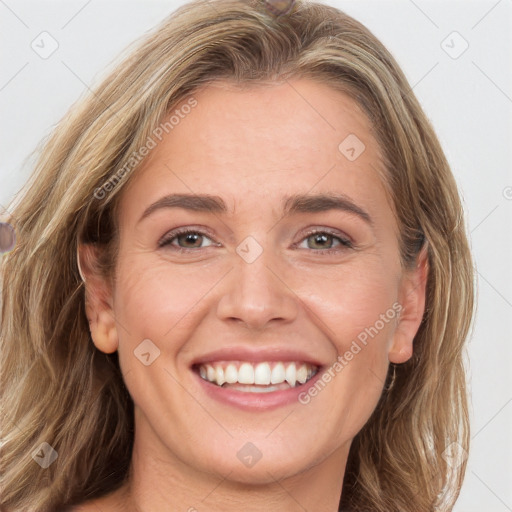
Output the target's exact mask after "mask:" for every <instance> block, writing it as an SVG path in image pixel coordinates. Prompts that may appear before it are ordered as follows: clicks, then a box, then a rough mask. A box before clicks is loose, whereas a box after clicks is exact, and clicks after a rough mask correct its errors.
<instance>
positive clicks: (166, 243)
mask: <svg viewBox="0 0 512 512" xmlns="http://www.w3.org/2000/svg"><path fill="white" fill-rule="evenodd" d="M188 234H194V235H200V236H204V237H206V238H209V239H211V240H212V238H213V237H212V236H211V235H210V234H209V233H207V232H204V231H201V230H199V229H190V228H184V229H176V230H174V231H171V232H170V233H167V234H166V235H164V236H163V237H162V239H161V240H160V241H159V242H158V246H159V247H161V248H162V247H171V250H172V251H176V252H179V253H190V252H195V251H197V250H198V249H204V247H196V248H186V247H178V246H175V245H173V244H172V241H173V240H175V239H177V237H178V236H180V235H188ZM313 235H328V236H330V237H333V238H334V239H335V240H337V241H339V243H340V244H341V246H342V247H341V248H339V249H332V248H328V249H310V250H311V251H313V252H315V253H317V254H337V253H339V252H343V251H346V250H347V249H353V248H354V244H353V243H352V242H351V241H350V240H349V239H348V238H344V237H343V236H341V235H340V234H339V233H338V234H336V233H334V232H331V231H329V230H328V229H321V230H320V229H318V230H310V231H308V232H307V233H306V234H305V236H304V237H303V238H302V239H301V240H300V242H299V244H300V243H301V242H303V241H304V240H307V239H308V238H310V237H311V236H313ZM211 245H212V246H214V245H216V246H218V245H219V244H216V243H215V242H214V241H213V240H212V244H211ZM294 245H298V244H294ZM208 247H209V246H208Z"/></svg>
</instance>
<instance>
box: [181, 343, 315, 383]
mask: <svg viewBox="0 0 512 512" xmlns="http://www.w3.org/2000/svg"><path fill="white" fill-rule="evenodd" d="M219 361H247V362H248V363H263V362H269V363H270V362H273V361H282V362H283V363H286V362H301V363H308V364H311V365H314V366H318V367H319V368H320V367H322V366H324V363H322V362H320V361H318V360H317V359H314V358H313V357H312V356H310V355H309V354H306V353H304V352H301V351H299V350H290V349H288V348H274V349H262V348H259V349H254V350H251V349H247V348H244V347H233V348H229V349H226V348H224V349H218V350H215V351H212V352H208V353H207V354H205V355H203V356H201V357H200V358H197V359H195V360H194V361H193V362H192V363H191V365H190V366H191V368H193V367H195V366H199V365H201V364H207V363H216V362H219ZM306 384H307V383H306Z"/></svg>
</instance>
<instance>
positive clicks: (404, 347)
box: [388, 245, 428, 364]
mask: <svg viewBox="0 0 512 512" xmlns="http://www.w3.org/2000/svg"><path fill="white" fill-rule="evenodd" d="M427 278H428V254H427V247H426V245H425V246H423V248H422V250H421V252H420V254H419V255H418V259H417V264H416V267H415V268H414V269H413V270H411V271H409V272H408V273H407V274H406V275H405V276H404V277H403V281H402V285H401V289H400V304H401V306H402V309H401V311H400V315H399V318H398V325H397V327H396V330H395V333H394V335H393V341H392V344H391V347H390V349H389V351H388V358H389V361H390V362H392V363H395V364H400V363H405V362H406V361H408V360H409V359H410V358H411V357H412V354H413V341H414V337H415V336H416V333H417V332H418V329H419V327H420V325H421V321H422V320H423V314H424V312H425V300H426V288H427Z"/></svg>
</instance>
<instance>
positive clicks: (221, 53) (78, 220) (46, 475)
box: [0, 0, 474, 512]
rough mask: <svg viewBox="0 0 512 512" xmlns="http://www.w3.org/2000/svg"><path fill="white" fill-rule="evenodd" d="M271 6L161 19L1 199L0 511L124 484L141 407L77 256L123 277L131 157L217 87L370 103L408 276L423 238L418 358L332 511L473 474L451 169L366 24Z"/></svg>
mask: <svg viewBox="0 0 512 512" xmlns="http://www.w3.org/2000/svg"><path fill="white" fill-rule="evenodd" d="M266 5H267V4H266V3H265V2H263V1H259V0H258V1H257V0H247V1H243V0H211V1H210V2H204V1H195V2H192V3H189V4H187V5H185V6H184V7H182V8H180V9H178V11H176V12H175V13H174V14H172V15H171V16H170V17H169V18H167V19H165V20H164V21H163V22H162V23H161V24H160V25H159V26H158V27H156V29H155V30H154V31H153V32H152V33H150V34H149V35H146V36H145V37H144V38H143V39H142V40H141V41H138V42H137V43H136V45H135V46H132V47H130V48H129V52H128V53H127V54H126V55H125V56H124V57H123V60H121V61H120V62H119V63H118V64H117V65H116V66H115V68H114V69H113V70H112V71H111V72H110V74H109V75H108V76H106V77H105V78H104V80H103V81H102V83H100V84H99V85H97V86H96V87H95V89H94V91H93V93H91V94H89V95H88V96H87V97H85V98H83V99H82V100H80V101H79V102H78V103H77V104H75V105H73V107H72V108H71V109H70V110H69V112H68V113H67V114H66V116H65V117H64V118H63V120H62V121H61V122H60V123H59V125H58V126H57V127H56V129H55V130H54V132H53V133H52V134H51V137H49V138H48V140H46V141H45V142H44V145H43V147H42V149H41V150H40V157H39V159H38V162H37V164H36V166H35V169H34V172H33V175H32V178H31V180H30V182H29V183H28V184H27V186H26V187H25V189H24V190H23V191H22V193H20V195H19V196H18V197H17V198H16V199H15V201H14V202H13V204H12V205H11V207H10V208H9V211H10V212H11V214H10V217H9V219H8V221H9V222H10V223H11V224H12V225H13V226H14V227H15V230H16V234H17V244H16V247H15V248H14V250H13V251H12V252H10V253H8V254H5V255H4V256H3V258H2V262H1V273H0V279H1V281H0V285H1V326H0V353H1V370H2V371H1V382H0V383H1V404H2V421H1V423H2V424H1V428H2V431H1V438H2V444H1V455H2V456H1V476H0V495H1V497H0V507H1V510H2V511H17V512H18V511H24V512H49V511H55V510H63V509H65V508H66V507H70V506H72V505H74V504H78V503H81V502H83V501H85V500H87V499H91V498H94V497H99V496H102V495H105V494H107V493H109V492H112V491H114V490H116V489H117V488H119V487H120V486H121V485H122V483H123V482H124V481H125V479H126V477H127V474H128V470H129V465H130V459H131V452H132V446H133V433H134V432H133V429H134V420H133V403H132V400H131V398H130V396H129V394H128V392H127V389H126V387H125V385H124V382H123V378H122V374H121V371H120V368H119V364H118V359H117V354H108V355H107V354H103V353H101V352H100V351H98V350H97V349H96V348H95V347H94V345H93V343H92V340H91V337H90V332H89V325H88V321H87V317H86V315H85V289H84V284H83V282H82V280H81V278H80V274H79V268H78V265H77V260H76V255H77V248H78V246H79V244H80V243H90V244H96V245H97V246H98V247H99V248H100V249H101V250H100V252H101V255H102V257H101V268H102V272H103V275H104V276H105V277H106V278H108V279H112V280H113V279H115V262H116V254H117V241H118V231H117V213H116V212H117V205H118V203H119V198H120V195H121V192H122V190H123V188H124V187H125V186H126V184H127V183H129V182H130V180H131V177H132V176H133V175H134V174H135V173H136V172H137V171H136V166H133V165H132V164H130V162H132V160H130V159H133V158H134V155H135V154H138V153H137V151H138V150H139V148H141V147H142V146H143V145H144V144H145V142H146V141H147V139H148V137H149V136H150V134H151V133H152V132H153V130H155V128H156V127H158V126H159V124H160V123H161V122H162V120H163V119H164V118H165V117H166V116H167V115H169V113H170V111H171V109H172V108H174V107H175V106H176V105H177V104H178V103H179V102H181V101H183V100H184V99H186V98H187V97H190V96H191V95H192V94H193V93H194V91H197V90H199V88H201V87H206V86H207V85H208V83H211V82H212V81H214V80H218V79H227V80H231V81H232V82H234V83H237V84H240V85H244V84H246V85H250V84H251V83H272V82H276V81H286V80H288V79H289V78H292V77H293V78H296V77H304V78H312V79H314V80H317V81H321V82H322V83H325V84H328V85H330V86H331V87H333V88H336V89H338V90H340V91H343V92H344V93H346V94H348V95H349V96H350V97H351V98H353V99H354V100H355V101H356V102H357V103H358V104H359V105H360V106H361V107H362V108H363V110H364V111H365V113H366V114H367V115H368V117H369V119H370V121H371V123H372V126H373V130H374V132H375V136H376V138H377V140H378V142H379V145H380V148H381V150H382V153H383V155H384V156H383V158H384V160H385V167H386V172H385V176H383V180H384V181H385V183H386V186H387V187H388V190H389V195H390V197H391V199H392V203H393V205H394V209H395V213H396V217H397V222H398V225H399V228H400V247H401V258H402V262H403V265H404V268H405V267H408V266H412V265H415V261H416V255H417V254H418V248H419V247H420V246H422V247H424V248H425V250H426V251H427V255H428V267H429V273H428V281H427V288H426V310H425V315H424V318H423V321H422V323H421V325H420V328H419V330H418V333H417V335H416V337H415V339H414V355H413V357H412V358H411V359H410V360H409V361H407V362H406V363H404V364H401V365H394V366H393V365H391V367H390V368H393V370H390V373H389V374H388V378H390V376H391V371H393V372H395V373H394V376H395V378H394V385H393V387H392V388H391V389H390V390H389V391H386V390H385V391H384V392H383V394H382V397H381V399H380V402H379V404H378V405H377V408H376V409H375V411H374V413H373V414H372V416H371V418H370V419H369V421H368V422H367V423H366V424H365V426H364V427H363V428H362V430H361V431H360V432H359V433H358V434H357V436H356V437H355V439H354V440H353V443H352V446H351V449H350V454H349V459H348V463H347V468H346V473H345V479H344V483H343V493H342V497H341V503H340V510H351V511H352V510H353V511H359V510H361V511H362V510H364V511H372V512H411V511H414V512H419V511H421V512H428V511H434V510H436V511H449V510H451V509H452V507H453V504H454V502H455V500H456V498H457V496H458V494H459V491H460V487H461V485H462V481H463V477H464V473H465V469H466V464H465V458H464V457H457V456H456V455H457V454H460V453H462V454H463V453H464V451H463V450H467V449H468V444H469V420H468V406H467V389H466V375H465V367H464V365H465V343H464V341H465V338H466V337H467V334H468V331H469V328H470V324H471V318H472V314H473V301H474V290H473V266H472V261H471V256H470V252H469V248H468V241H467V237H466V229H465V224H464V219H463V210H462V206H461V202H460V198H459V195H458V191H457V187H456V184H455V181H454V178H453V176H452V173H451V170H450V168H449V165H448V163H447V160H446V157H445V155H444V153H443V150H442V148H441V146H440V143H439V141H438V139H437V137H436V135H435V133H434V131H433V129H432V126H431V124H430V123H429V121H428V119H427V117H426V115H425V114H424V112H423V111H422V109H421V106H420V104H419V102H418V101H417V99H416V98H415V96H414V94H413V92H412V90H411V87H410V85H409V84H408V82H407V79H406V78H405V76H404V74H403V73H402V71H401V70H400V68H399V66H398V64H397V63H396V61H395V60H394V58H393V57H392V56H391V55H390V53H389V52H388V51H387V50H386V49H385V48H384V46H383V45H382V43H380V42H379V41H378V40H377V39H376V37H375V36H374V35H373V34H372V33H371V32H370V31H369V30H368V29H366V28H365V27H364V26H363V25H361V24H360V23H359V22H357V21H356V20H354V19H352V18H351V17H350V16H348V15H346V14H344V13H343V12H341V11H339V10H337V9H335V8H333V7H329V6H326V5H322V4H319V3H314V2H307V1H297V2H296V3H295V4H294V5H293V7H292V8H291V10H290V11H289V12H287V13H285V14H282V15H277V14H276V12H275V11H271V10H269V9H267V7H266ZM126 166H128V167H126ZM132 167H133V168H132ZM128 168H129V169H130V171H129V172H126V173H124V175H122V176H121V175H120V173H119V170H120V169H125V170H126V169H128ZM106 182H110V183H111V186H110V187H109V188H110V189H111V190H110V191H109V192H108V193H104V190H105V189H104V188H101V187H102V185H104V184H105V183H106ZM98 191H103V192H101V193H98ZM42 443H48V444H49V445H51V447H52V448H53V449H54V450H55V451H56V452H57V454H58V457H57V459H56V460H55V461H54V462H53V463H52V464H51V465H50V466H49V467H47V468H46V469H44V470H43V469H42V468H41V467H40V465H38V464H36V463H35V462H34V460H33V457H32V455H33V454H34V453H37V450H40V447H41V444H42Z"/></svg>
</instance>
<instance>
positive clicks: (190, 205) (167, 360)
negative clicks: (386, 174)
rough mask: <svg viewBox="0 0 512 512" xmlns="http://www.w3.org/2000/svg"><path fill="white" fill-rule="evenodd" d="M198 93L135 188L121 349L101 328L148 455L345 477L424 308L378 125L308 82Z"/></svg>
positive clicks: (115, 309)
mask: <svg viewBox="0 0 512 512" xmlns="http://www.w3.org/2000/svg"><path fill="white" fill-rule="evenodd" d="M193 97H194V98H195V100H196V102H197V103H195V102H194V101H192V100H191V101H189V102H188V103H187V101H184V102H183V103H182V105H185V104H188V105H189V106H190V108H186V107H185V108H183V107H180V106H178V107H176V109H175V110H178V111H179V113H177V114H176V113H174V116H175V117H174V118H173V120H172V121H170V122H169V124H168V125H167V131H168V133H166V132H165V130H159V131H158V132H156V133H158V136H153V141H154V142H155V143H156V147H154V148H153V149H151V150H150V151H151V153H150V158H149V160H147V161H146V163H145V165H144V167H143V168H142V169H141V170H140V171H137V175H136V176H134V179H133V181H132V182H131V183H130V185H129V186H128V187H127V188H126V189H125V190H124V191H123V196H122V199H121V203H120V210H119V215H120V218H119V221H120V224H119V225H120V249H119V257H118V261H117V268H116V284H115V287H114V290H113V292H112V297H111V299H112V300H111V301H107V302H108V303H109V304H110V307H111V308H112V311H111V313H112V315H113V317H114V318H115V326H114V327H113V330H114V334H112V332H110V335H109V338H108V339H109V340H110V342H109V343H111V344H110V345H109V344H108V343H104V344H103V345H102V344H101V341H100V342H97V340H100V338H101V335H100V334H97V335H95V334H94V332H93V337H94V338H95V342H97V345H98V347H99V348H101V349H103V350H105V351H112V350H115V349H116V348H117V343H118V351H119V357H120V364H121V369H122V371H123V375H124V379H125V382H126V385H127V387H128V389H129V391H130V394H131V396H132V397H133V400H134V403H135V411H136V412H135V418H136V443H135V446H136V449H137V447H138V449H139V453H142V452H144V453H146V454H153V455H154V457H155V458H156V459H157V460H158V461H160V462H161V463H162V464H164V465H165V464H168V465H169V466H170V467H171V466H172V467H180V468H181V469H183V468H188V469H189V470H193V471H200V472H203V473H205V472H206V473H209V474H215V475H222V476H223V477H224V476H226V475H228V474H229V475H230V477H229V478H230V479H234V480H238V481H241V482H242V481H243V482H258V483H264V482H270V481H273V480H275V479H282V478H286V477H291V476H293V475H297V474H299V473H300V472H303V471H307V470H308V469H310V468H313V467H314V466H316V467H319V466H320V467H331V468H338V469H340V468H341V469H343V467H342V466H344V463H345V460H346V457H347V454H348V449H349V446H350V443H351V440H352V439H353V437H354V436H355V435H356V434H357V432H358V431H359V430H360V429H361V428H362V427H363V425H364V424H365V423H366V421H367V420H368V418H369V417H370V415H371V413H372V411H373V410H374V408H375V406H376V404H377V402H378V400H379V397H380V396H381V393H382V390H383V385H384V380H385V377H386V373H387V369H388V364H389V361H390V360H391V361H393V362H396V363H400V362H404V361H406V360H407V359H408V358H409V357H410V356H411V354H412V339H413V337H414V334H415V333H416V330H417V327H418V325H419V321H420V320H421V315H422V313H423V302H422V301H423V298H422V295H423V293H424V288H423V286H422V285H421V284H420V280H419V276H418V275H417V274H418V271H415V272H412V273H407V274H406V273H404V271H403V269H402V266H401V262H400V259H399V245H398V228H397V223H396V220H395V218H394V214H393V211H392V207H391V202H390V200H389V198H388V196H387V194H386V191H385V188H384V186H383V185H382V182H381V177H380V175H379V172H380V170H382V163H381V156H380V152H379V148H378V145H377V143H376V140H375V139H374V136H373V135H372V131H371V127H370V124H369V121H368V120H367V118H366V117H365V116H364V114H363V113H362V111H361V109H360V108H358V106H357V105H356V104H355V103H354V102H353V101H352V100H351V99H350V98H349V97H348V96H346V95H344V94H342V93H340V92H337V91H335V90H333V89H331V88H329V87H328V86H326V85H322V84H320V83H316V82H313V81H309V80H305V79H300V80H295V81H291V82H286V83H283V84H281V85H272V86H268V85H267V86H261V85H259V86H250V87H246V88H245V89H240V88H236V87H235V86H234V85H232V84H229V83H228V82H217V83H216V84H215V85H211V86H209V87H207V88H205V89H203V90H202V91H198V92H196V93H195V94H194V95H193ZM191 105H192V106H191ZM161 132H163V133H161ZM159 138H161V139H162V140H161V141H160V140H159ZM149 146H153V143H151V142H150V143H149ZM183 232H188V234H186V233H185V234H183ZM399 313H400V314H399ZM107 316H108V315H107ZM111 331H112V330H111ZM255 379H256V380H255ZM307 379H309V380H307ZM225 381H227V383H224V384H223V382H225ZM304 381H305V382H304ZM251 383H252V384H251ZM222 384H223V385H222Z"/></svg>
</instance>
